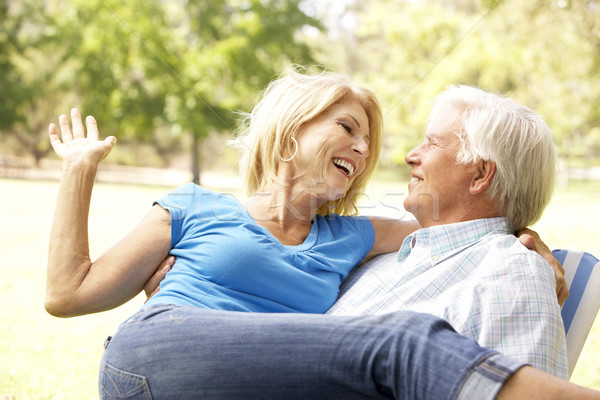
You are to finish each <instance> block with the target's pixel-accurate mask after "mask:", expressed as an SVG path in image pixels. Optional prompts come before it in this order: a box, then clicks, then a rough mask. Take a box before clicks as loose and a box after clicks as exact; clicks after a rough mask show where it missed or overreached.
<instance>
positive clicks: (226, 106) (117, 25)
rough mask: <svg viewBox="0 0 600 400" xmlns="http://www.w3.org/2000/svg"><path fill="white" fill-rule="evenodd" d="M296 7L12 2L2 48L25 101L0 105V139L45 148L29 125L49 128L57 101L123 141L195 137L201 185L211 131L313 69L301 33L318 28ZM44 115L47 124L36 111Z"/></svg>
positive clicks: (8, 73)
mask: <svg viewBox="0 0 600 400" xmlns="http://www.w3.org/2000/svg"><path fill="white" fill-rule="evenodd" d="M11 3H12V2H11ZM299 3H300V0H286V1H284V0H243V1H242V0H227V1H226V0H215V1H206V0H188V1H175V0H165V1H159V2H156V1H145V0H132V1H129V2H119V1H116V0H29V1H27V2H23V3H19V2H14V4H13V7H12V9H10V8H9V7H4V8H0V16H3V15H8V14H10V16H11V18H6V19H4V18H3V19H2V22H0V23H2V24H3V25H4V26H3V27H7V28H8V29H7V31H8V32H9V36H5V37H0V46H2V50H4V49H6V50H7V51H6V57H2V58H0V70H1V71H3V72H5V75H3V77H6V80H7V81H10V82H11V85H7V86H6V87H7V89H8V90H7V91H5V93H6V94H9V93H11V94H13V93H15V94H18V95H21V96H20V97H19V96H17V95H14V96H13V95H11V96H6V95H3V97H2V102H3V103H4V104H3V105H6V107H3V110H7V112H6V114H7V117H5V118H3V119H2V123H3V124H4V129H8V128H9V127H10V128H11V129H12V130H13V131H14V133H15V134H16V136H17V137H18V138H19V139H20V140H24V138H26V137H28V140H29V139H31V140H30V141H31V142H32V145H33V144H35V145H38V144H39V143H42V141H43V142H44V143H45V142H46V140H45V137H44V139H41V140H40V138H38V137H35V136H32V137H31V138H29V136H28V133H27V132H33V131H38V130H39V127H38V126H37V125H36V123H35V121H34V117H35V116H40V117H39V118H38V119H40V120H46V123H47V121H49V120H51V119H52V118H53V117H55V113H57V112H64V108H63V107H64V103H65V102H66V101H64V100H63V101H60V99H68V102H71V103H73V102H74V103H77V104H79V105H80V108H81V109H82V110H84V113H93V114H94V115H95V116H96V117H97V119H98V120H99V121H100V122H101V125H102V129H103V131H104V132H107V133H109V132H110V133H111V134H116V135H117V136H118V137H119V139H120V141H122V142H123V141H125V142H126V141H134V140H144V141H150V142H152V141H154V142H156V143H162V142H164V140H163V141H159V140H156V137H155V136H154V135H155V132H158V131H160V132H162V133H163V134H164V133H165V132H171V133H173V132H177V131H180V132H186V133H188V134H189V135H191V136H192V137H193V139H194V140H193V143H194V144H193V146H192V154H193V155H194V157H193V158H194V166H193V167H194V180H195V181H196V182H198V181H199V179H200V170H199V164H200V157H199V148H200V143H201V141H202V139H203V138H205V137H206V136H207V135H208V134H209V133H210V132H213V131H223V130H229V131H232V130H233V129H234V122H233V121H234V117H235V113H234V111H235V110H237V109H246V110H247V109H248V108H249V107H250V106H251V100H250V99H253V98H254V97H255V95H256V93H257V91H258V90H260V89H262V88H263V87H264V86H265V85H266V83H267V82H268V81H270V80H271V79H272V78H273V77H274V76H275V75H276V74H277V73H279V72H281V71H282V70H283V69H284V68H285V67H286V66H287V65H289V64H291V63H300V64H303V63H307V62H311V61H312V58H311V52H310V49H309V47H308V46H307V45H306V44H304V43H303V42H302V35H301V30H302V28H303V27H304V26H306V25H310V26H313V27H318V26H319V24H318V21H317V20H315V19H314V18H311V17H309V16H307V15H305V14H304V13H303V12H302V11H301V10H300V8H299ZM16 16H18V17H19V18H16ZM29 31H30V32H31V34H29V35H25V36H23V32H29ZM24 37H26V38H27V40H23V38H24ZM17 39H18V40H17ZM19 40H20V41H19ZM15 43H16V44H17V45H15ZM41 44H44V45H43V46H42V45H41ZM2 54H3V55H4V54H5V53H4V52H3V53H2ZM15 77H16V78H18V79H15ZM58 106H60V107H61V108H60V109H58ZM44 107H45V108H46V109H47V110H44V116H43V117H42V116H41V113H39V112H38V111H39V110H40V109H42V108H44ZM15 110H16V111H15ZM17 111H18V112H17ZM46 113H50V114H51V115H50V116H46ZM9 117H11V118H12V119H10V118H9ZM18 124H20V125H19V126H20V128H18V129H16V128H15V127H16V126H17V125H18ZM166 125H170V126H171V130H165V129H164V127H165V126H166ZM42 130H43V131H44V132H45V130H46V129H45V124H44V128H43V129H42ZM44 135H45V134H44ZM165 147H166V148H168V147H169V146H168V145H167V146H165ZM36 157H37V156H36Z"/></svg>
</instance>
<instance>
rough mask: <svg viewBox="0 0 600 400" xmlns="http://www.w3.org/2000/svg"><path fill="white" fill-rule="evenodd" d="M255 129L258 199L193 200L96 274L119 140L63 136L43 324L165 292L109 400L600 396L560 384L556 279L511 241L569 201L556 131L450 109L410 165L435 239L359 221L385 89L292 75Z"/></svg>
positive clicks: (109, 369) (252, 152)
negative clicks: (554, 199) (93, 211)
mask: <svg viewBox="0 0 600 400" xmlns="http://www.w3.org/2000/svg"><path fill="white" fill-rule="evenodd" d="M245 122H246V124H245V130H244V131H243V132H242V133H241V134H240V136H239V138H238V139H239V143H240V145H241V146H242V149H243V150H244V154H243V157H242V159H241V164H240V166H241V170H242V172H243V173H244V174H245V177H246V182H247V191H248V194H249V196H250V197H248V198H247V199H246V200H244V201H238V200H237V199H235V198H233V197H231V196H227V195H223V194H219V193H215V192H212V191H210V190H207V189H204V188H202V187H199V186H196V185H192V184H188V185H185V186H182V187H180V188H178V189H176V190H175V191H173V192H172V193H170V194H168V195H166V196H165V197H163V198H162V199H159V200H158V201H157V202H156V203H155V204H154V206H153V207H152V208H151V209H150V211H149V212H148V213H147V215H146V216H145V217H144V218H143V220H142V221H141V223H140V224H139V225H138V226H137V227H135V228H134V229H133V230H132V231H131V233H130V234H128V235H127V236H126V237H124V238H123V239H122V240H120V241H119V242H118V243H116V244H115V245H114V246H113V247H112V248H110V249H109V250H108V251H106V252H105V253H104V254H103V255H102V256H101V257H100V258H98V259H97V260H96V261H93V262H92V261H91V260H90V256H89V250H88V232H87V218H88V212H89V203H90V197H91V193H92V187H93V182H94V178H95V173H96V170H97V167H98V165H99V163H100V161H101V160H102V159H103V158H104V157H106V156H107V155H108V153H109V152H110V150H111V148H112V146H113V145H114V144H115V142H116V139H115V138H114V137H112V136H109V137H107V138H106V139H104V140H100V139H99V131H98V127H97V125H96V121H95V120H94V118H93V117H87V119H86V120H85V125H86V127H84V123H83V122H82V119H81V115H80V113H79V111H77V110H72V112H71V123H69V120H68V118H67V117H66V116H65V115H61V116H60V117H59V125H60V137H59V133H58V128H57V127H56V126H55V125H54V124H51V125H50V128H49V136H50V141H51V143H52V146H53V148H54V149H55V151H56V152H57V154H58V155H59V156H60V157H61V158H62V159H63V178H62V181H61V183H60V189H59V194H58V200H57V208H56V213H55V218H54V222H53V226H52V232H51V239H50V252H49V260H48V280H47V294H46V309H47V310H48V312H50V313H51V314H53V315H56V316H62V317H67V316H75V315H81V314H86V313H93V312H99V311H103V310H107V309H110V308H113V307H117V306H119V305H121V304H123V303H124V302H126V301H128V300H129V299H131V298H132V297H134V296H135V295H137V294H138V293H139V292H140V291H141V290H143V289H144V288H145V289H146V292H147V293H150V292H153V293H152V294H153V295H152V296H151V297H150V298H149V300H148V301H147V302H146V304H145V305H144V306H143V307H142V309H141V310H140V311H139V312H138V313H136V314H135V315H134V316H132V317H131V318H130V319H129V320H127V321H126V322H124V323H123V324H121V326H120V327H119V329H118V331H117V332H116V333H115V334H114V336H113V337H112V338H109V340H107V343H106V344H105V347H106V350H105V353H104V356H103V359H102V363H101V370H100V382H99V386H100V395H101V398H102V399H117V398H119V399H125V398H126V399H150V398H153V399H164V398H168V399H171V398H176V399H188V398H203V399H211V398H214V399H217V398H218V399H222V398H226V399H268V398H277V399H279V398H285V399H328V398H330V399H354V398H356V399H366V398H397V399H404V398H406V399H473V398H477V399H493V398H496V396H498V397H501V398H503V399H512V398H514V399H518V398H543V399H552V398H560V399H565V398H579V399H581V398H600V396H599V393H597V392H594V391H592V390H588V389H585V388H581V387H579V386H576V385H573V384H570V383H568V382H567V381H565V380H563V379H560V378H565V377H566V350H565V337H564V330H563V326H562V321H561V317H560V306H559V303H562V302H564V299H565V298H566V295H567V293H566V291H565V289H564V279H563V277H562V269H561V267H560V265H559V264H558V263H557V262H556V260H554V259H553V258H552V257H551V254H550V252H549V251H548V249H547V247H546V246H545V245H544V244H543V242H541V240H539V238H537V237H532V236H528V235H523V236H521V240H519V239H517V238H516V237H515V236H514V235H513V232H515V231H517V230H521V229H522V228H524V227H526V226H529V225H531V224H532V223H534V222H535V221H537V220H538V219H539V218H540V216H541V214H542V211H543V209H544V208H545V206H546V205H547V204H548V201H549V199H550V197H551V193H552V190H553V184H554V175H555V165H556V155H555V151H554V148H553V146H552V140H551V133H550V131H549V129H548V127H547V126H546V124H545V123H544V121H543V120H542V119H541V118H540V117H539V116H537V115H536V114H534V113H533V112H532V111H531V110H529V109H528V108H526V107H524V106H521V105H519V104H516V103H515V102H514V101H512V100H510V99H507V98H503V97H500V96H497V95H494V94H490V93H487V92H484V91H482V90H480V89H476V88H471V87H465V86H455V87H450V88H449V89H448V90H447V91H445V92H444V93H442V94H441V95H440V96H439V97H438V98H437V100H436V102H435V105H434V107H433V110H432V113H431V115H430V119H429V124H428V127H427V131H426V134H425V139H424V141H423V143H422V144H420V145H419V146H417V147H416V148H414V149H413V150H411V151H410V152H409V153H408V155H407V156H406V162H407V164H408V165H409V166H410V167H411V168H412V179H411V181H410V183H409V192H408V196H407V198H406V200H405V202H404V206H405V208H406V209H407V210H408V211H410V212H411V213H412V214H413V215H414V216H415V217H416V219H417V221H418V223H417V221H399V220H392V219H385V218H371V217H363V216H355V215H354V214H356V203H355V201H356V198H357V196H358V195H359V194H361V193H362V192H363V190H364V189H365V186H366V184H367V181H368V179H369V178H370V176H371V174H372V172H373V170H374V169H375V166H376V164H377V160H378V156H379V152H380V147H381V141H382V137H381V136H382V113H381V110H380V107H379V104H378V102H377V100H376V98H375V97H374V95H373V94H372V93H371V92H370V91H369V90H367V89H364V88H360V87H355V86H353V85H352V84H350V83H349V82H348V81H347V79H346V78H345V77H343V76H340V75H337V74H333V73H321V74H318V75H305V74H301V73H297V72H290V73H288V74H286V75H284V76H282V77H281V78H279V79H277V80H275V81H273V82H272V83H271V84H270V85H269V86H268V87H267V89H266V91H265V92H264V93H263V95H262V98H261V99H260V101H259V102H258V103H257V105H256V107H255V108H254V109H253V111H252V112H251V113H250V114H249V115H248V116H247V119H246V121H245ZM86 131H87V134H86ZM534 236H535V235H534ZM521 241H522V242H523V243H526V244H527V245H528V246H529V247H531V248H534V249H535V250H537V251H538V253H540V254H541V255H542V256H543V257H545V258H546V259H544V258H543V257H542V256H540V255H539V254H537V253H535V252H533V251H530V250H528V249H527V248H526V247H525V246H524V245H523V244H522V243H521ZM398 250H399V251H398ZM168 255H170V256H168ZM380 255H381V256H380ZM368 260H371V261H368ZM161 261H162V262H161ZM364 261H368V262H367V263H366V264H362V263H363V262H364ZM549 263H550V264H552V267H551V265H550V264H549ZM157 265H158V266H159V268H158V269H157ZM357 265H359V266H358V268H355V267H356V266H357ZM167 271H168V272H167ZM159 282H160V288H158V285H159ZM557 282H558V283H557ZM340 286H342V289H341V290H340ZM153 288H156V290H153ZM557 294H558V298H557ZM457 332H458V333H457Z"/></svg>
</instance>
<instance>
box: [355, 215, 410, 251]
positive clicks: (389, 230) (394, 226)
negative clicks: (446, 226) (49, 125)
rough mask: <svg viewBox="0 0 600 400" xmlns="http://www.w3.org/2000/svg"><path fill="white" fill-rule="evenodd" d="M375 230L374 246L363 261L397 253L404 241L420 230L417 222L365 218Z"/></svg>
mask: <svg viewBox="0 0 600 400" xmlns="http://www.w3.org/2000/svg"><path fill="white" fill-rule="evenodd" d="M367 218H369V220H370V221H371V223H372V224H373V229H374V230H375V244H374V245H373V248H372V249H371V251H370V252H369V253H368V254H367V256H366V257H365V259H364V260H363V261H368V260H369V259H371V258H373V257H375V256H378V255H379V254H384V253H391V252H392V251H398V250H399V249H400V246H401V245H402V242H403V241H404V239H405V238H406V237H407V236H408V235H410V234H411V233H413V232H414V231H416V230H417V229H419V228H421V225H420V224H419V222H417V221H405V220H399V219H392V218H386V217H367Z"/></svg>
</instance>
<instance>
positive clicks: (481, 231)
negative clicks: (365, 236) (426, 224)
mask: <svg viewBox="0 0 600 400" xmlns="http://www.w3.org/2000/svg"><path fill="white" fill-rule="evenodd" d="M491 232H497V233H503V234H513V231H511V230H510V229H509V228H508V224H507V223H506V218H504V217H497V218H483V219H476V220H472V221H465V222H457V223H454V224H445V225H436V226H432V227H430V228H422V229H419V230H417V231H415V232H413V233H412V234H410V235H408V236H407V237H406V239H404V242H402V246H401V247H400V251H399V252H398V262H402V261H404V260H405V259H406V258H407V257H408V256H409V255H410V253H411V252H412V251H413V249H414V248H416V247H418V248H420V249H426V251H428V252H429V253H430V255H431V258H432V260H433V261H434V262H435V261H438V260H441V259H443V258H444V257H445V256H446V255H447V254H449V253H453V252H455V251H456V250H457V249H460V248H464V247H467V246H470V245H472V244H473V243H475V242H477V241H479V239H481V238H482V237H484V236H485V235H487V234H489V233H491Z"/></svg>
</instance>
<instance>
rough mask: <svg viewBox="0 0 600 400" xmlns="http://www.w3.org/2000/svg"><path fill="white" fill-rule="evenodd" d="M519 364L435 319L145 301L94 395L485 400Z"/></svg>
mask: <svg viewBox="0 0 600 400" xmlns="http://www.w3.org/2000/svg"><path fill="white" fill-rule="evenodd" d="M522 365H523V364H522V363H519V362H515V361H513V360H510V359H508V358H506V357H504V356H502V355H500V354H498V353H496V352H494V351H492V350H489V349H484V348H481V347H479V346H478V345H477V344H476V343H475V342H473V341H472V340H470V339H467V338H465V337H462V336H460V335H459V334H457V333H456V332H454V330H453V329H452V328H451V327H450V325H449V324H448V323H447V322H445V321H444V320H441V319H439V318H437V317H434V316H431V315H427V314H419V313H413V312H396V313H391V314H385V315H378V316H359V317H355V316H352V317H351V316H332V315H308V314H258V313H243V312H231V311H218V310H206V309H199V308H196V307H179V306H153V307H148V308H145V309H143V310H142V311H140V312H139V313H137V314H136V315H134V316H133V317H132V318H130V319H129V320H128V321H127V322H126V323H124V324H123V325H121V327H120V328H119V330H118V331H117V333H116V334H115V335H114V337H113V338H112V339H111V340H110V342H109V343H108V345H107V346H106V350H105V353H104V356H103V359H102V363H101V367H100V382H99V386H100V396H101V398H102V399H240V400H241V399H244V400H248V399H302V400H306V399H344V400H345V399H367V398H373V399H379V398H381V399H391V398H395V399H436V400H437V399H460V398H464V399H472V398H477V399H487V398H489V399H493V398H494V397H495V394H496V393H497V391H498V390H499V388H500V387H501V385H502V384H503V383H504V381H505V380H506V379H507V378H508V377H509V376H510V375H511V374H512V373H514V372H515V371H516V370H517V369H518V368H520V367H521V366H522Z"/></svg>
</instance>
